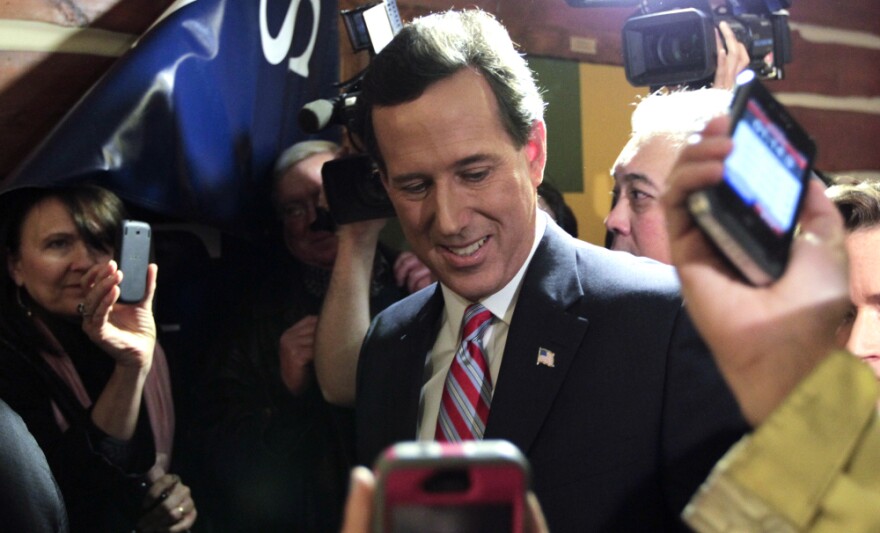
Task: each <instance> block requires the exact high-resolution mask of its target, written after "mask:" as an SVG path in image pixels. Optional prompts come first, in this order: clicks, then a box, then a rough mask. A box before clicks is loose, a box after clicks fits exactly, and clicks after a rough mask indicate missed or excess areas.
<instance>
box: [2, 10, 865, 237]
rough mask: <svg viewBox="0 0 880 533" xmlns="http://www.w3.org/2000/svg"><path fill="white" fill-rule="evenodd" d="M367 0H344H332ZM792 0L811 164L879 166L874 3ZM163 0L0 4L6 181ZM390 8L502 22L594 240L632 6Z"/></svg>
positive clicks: (353, 68) (623, 103) (569, 195)
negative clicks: (535, 82)
mask: <svg viewBox="0 0 880 533" xmlns="http://www.w3.org/2000/svg"><path fill="white" fill-rule="evenodd" d="M178 1H179V2H187V1H196V0H178ZM279 1H282V0H279ZM362 3H364V2H354V1H352V0H339V3H338V7H339V8H351V7H355V6H357V5H361V4H362ZM792 3H793V5H792V7H791V9H790V11H791V27H792V40H793V50H794V62H793V63H792V64H790V65H788V66H787V68H786V79H785V80H782V81H775V82H772V83H771V84H770V88H771V90H772V91H773V92H774V93H776V95H777V96H778V97H779V98H780V99H781V100H782V101H783V102H785V103H786V104H787V105H789V107H790V108H791V110H792V113H793V114H794V115H795V116H796V117H797V118H798V120H799V121H800V122H802V123H803V125H804V126H805V127H806V128H807V130H808V131H810V132H811V134H812V135H813V136H814V137H815V138H816V140H817V143H818V145H819V157H818V160H817V165H818V167H819V168H821V169H822V170H825V171H829V172H834V173H866V174H869V175H878V174H880V150H877V149H876V148H875V147H874V142H875V139H877V138H878V137H880V69H878V65H880V2H877V1H871V2H828V1H826V0H793V2H792ZM171 4H172V0H152V1H150V2H143V1H136V0H4V1H3V2H0V178H3V177H5V176H6V175H7V174H8V173H9V172H10V171H11V170H12V169H13V168H14V167H15V165H16V164H18V163H19V162H20V161H21V159H22V158H23V157H24V156H25V155H26V154H27V153H28V151H30V150H31V149H32V148H33V147H34V146H35V145H36V144H37V143H39V142H40V140H41V139H43V137H44V136H45V135H46V134H47V133H48V131H49V130H50V129H51V128H52V126H53V125H54V124H55V123H56V122H57V121H58V120H59V119H60V118H61V117H62V116H63V115H64V113H65V112H66V111H67V110H68V109H69V108H70V107H71V106H72V105H73V104H74V103H75V102H76V101H77V100H78V99H79V98H80V97H81V96H82V94H83V93H84V92H85V91H86V90H87V89H88V88H89V87H90V86H91V85H92V84H93V83H94V82H95V81H96V80H97V79H98V78H99V77H100V76H101V75H102V74H103V73H104V72H105V71H106V70H107V69H108V68H109V66H110V65H111V64H112V63H113V61H114V60H115V58H116V57H118V56H119V55H120V54H121V53H122V52H124V51H125V50H126V49H127V47H128V46H129V45H130V44H131V43H132V42H133V41H134V40H135V39H136V38H137V37H138V36H139V35H141V34H142V33H143V32H144V31H145V30H146V29H147V28H148V27H149V26H150V25H151V24H152V23H153V22H154V21H155V19H156V17H157V16H159V15H160V14H161V13H162V12H163V11H164V10H165V9H166V8H167V7H168V6H169V5H171ZM398 4H399V6H400V11H401V15H402V16H403V18H404V20H409V19H411V18H413V17H414V16H418V15H423V14H427V13H430V12H432V11H439V10H443V9H448V8H450V7H456V8H464V7H471V6H477V7H480V8H482V9H484V10H486V11H489V12H491V13H494V14H495V15H496V16H497V17H498V18H499V19H500V20H501V21H502V22H503V23H504V24H505V25H506V26H507V27H508V29H509V30H510V33H511V35H512V36H513V39H514V40H515V41H516V42H517V43H519V44H520V46H521V47H522V49H523V51H524V52H526V53H527V54H528V56H529V57H530V58H532V60H533V64H534V65H536V70H538V71H539V72H538V75H539V80H540V82H541V83H542V85H544V86H546V87H548V99H549V100H550V104H551V105H550V110H549V111H548V113H549V114H548V122H549V125H550V131H551V133H550V135H551V139H554V140H553V141H552V142H553V143H554V144H553V146H555V147H557V154H554V153H553V152H552V151H551V161H550V164H549V165H550V166H549V169H548V174H549V175H550V177H551V179H552V180H553V181H554V183H556V184H557V185H561V186H560V188H562V189H563V190H565V191H566V199H567V200H568V201H569V203H570V204H571V205H572V206H573V207H574V209H575V211H576V212H577V213H578V216H579V222H580V225H581V228H582V229H584V230H585V232H584V235H583V237H584V238H585V239H587V240H590V241H593V242H601V234H602V231H601V218H602V217H603V216H604V212H605V211H606V210H607V207H608V196H607V190H608V187H609V183H610V182H609V181H608V177H607V169H608V168H609V167H610V165H611V163H612V162H613V160H614V157H615V156H616V154H617V151H618V150H619V148H620V147H621V146H622V144H623V141H624V140H625V138H626V134H627V131H628V121H629V113H630V111H631V103H632V102H633V100H634V99H635V97H636V96H637V95H639V94H644V92H645V89H644V88H633V87H630V86H629V85H628V84H627V83H626V81H625V79H624V75H623V69H622V66H621V65H622V61H621V43H620V29H621V27H622V25H623V23H624V21H625V20H626V19H627V17H629V16H630V15H631V14H632V12H633V11H634V8H632V7H625V8H572V7H570V6H568V5H567V4H566V3H565V2H564V0H495V1H491V2H489V1H484V0H483V1H481V0H478V1H475V2H466V3H465V2H451V1H449V0H398ZM340 24H341V22H340ZM340 35H343V36H344V35H345V33H344V31H341V32H340ZM341 41H342V42H340V47H341V50H342V52H343V56H342V57H343V60H342V67H341V70H342V72H340V79H347V78H348V77H349V76H350V75H351V74H353V73H355V72H357V71H358V70H359V69H360V68H362V67H363V66H364V65H365V64H366V61H367V57H366V55H365V54H364V53H362V54H358V55H354V54H351V52H350V48H349V46H348V42H347V39H346V38H345V37H343V38H342V39H341ZM572 80H577V83H574V82H573V81H572ZM569 105H577V106H578V107H579V116H580V120H579V122H580V131H577V127H576V126H570V125H569V124H568V123H564V125H563V126H562V127H558V123H559V122H560V121H561V120H563V119H560V118H556V117H554V116H553V113H554V108H556V109H559V108H560V107H562V108H563V109H564V111H565V112H563V113H561V115H562V116H563V117H568V118H571V113H570V112H569V111H570V108H568V107H566V106H569ZM554 128H555V129H554ZM554 132H558V133H554ZM554 135H556V137H555V138H554V137H553V136H554ZM571 143H577V144H579V147H580V150H579V152H580V154H574V155H573V154H572V152H577V151H578V150H572V149H570V147H571ZM551 150H553V148H551ZM554 161H556V162H557V163H554ZM554 165H556V166H554ZM551 171H552V172H551Z"/></svg>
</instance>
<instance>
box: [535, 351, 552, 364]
mask: <svg viewBox="0 0 880 533" xmlns="http://www.w3.org/2000/svg"><path fill="white" fill-rule="evenodd" d="M535 364H536V365H545V366H549V367H550V368H553V367H555V366H556V354H555V353H554V352H551V351H550V350H548V349H547V348H538V361H537V362H535Z"/></svg>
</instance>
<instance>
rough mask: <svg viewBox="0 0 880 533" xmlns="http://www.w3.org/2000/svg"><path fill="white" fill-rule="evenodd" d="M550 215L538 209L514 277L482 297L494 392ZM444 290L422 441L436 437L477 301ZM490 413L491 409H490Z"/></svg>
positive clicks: (428, 364) (429, 365) (424, 395)
mask: <svg viewBox="0 0 880 533" xmlns="http://www.w3.org/2000/svg"><path fill="white" fill-rule="evenodd" d="M546 217H547V214H546V213H544V212H543V211H541V210H540V209H538V210H537V216H536V217H535V236H534V241H533V242H532V249H531V251H530V252H529V255H528V257H526V260H525V262H524V263H523V264H522V266H521V267H520V269H519V271H518V272H517V273H516V275H515V276H513V279H511V280H510V281H509V282H508V283H507V285H505V286H504V287H503V288H502V289H501V290H500V291H498V292H496V293H495V294H492V295H490V296H488V297H486V298H483V299H482V300H480V302H479V303H481V304H483V307H485V308H486V309H488V310H489V311H490V312H491V313H492V317H493V321H492V323H491V324H490V326H489V327H488V328H487V329H486V332H485V333H484V334H483V348H484V350H483V351H484V355H485V357H486V358H487V361H486V362H487V363H488V365H489V373H490V374H491V376H492V392H493V394H494V392H495V383H497V381H498V372H499V371H500V369H501V358H502V355H503V354H504V346H505V345H506V344H507V332H508V330H509V328H510V320H511V318H513V311H514V309H515V308H516V301H517V299H518V298H519V291H520V287H521V286H522V279H523V276H524V275H525V273H526V269H527V268H528V266H529V263H531V262H532V257H533V256H534V255H535V250H536V249H537V248H538V244H539V243H540V242H541V239H542V238H543V237H544V230H545V229H546V227H547V218H546ZM440 289H441V290H442V291H443V317H442V319H441V320H442V322H441V325H440V331H439V333H438V334H437V339H436V340H435V341H434V346H433V348H431V351H430V352H429V353H428V355H427V358H426V359H425V382H424V385H422V392H421V398H419V413H420V414H419V427H418V428H417V430H416V435H417V437H418V439H419V440H434V433H435V430H436V428H437V415H438V414H439V412H440V400H441V398H442V397H443V388H444V386H445V384H446V374H448V373H449V367H450V366H451V365H452V360H453V359H454V358H455V352H456V351H457V350H458V345H459V338H460V336H461V319H462V317H463V316H464V312H465V309H467V307H468V306H469V305H470V304H471V303H474V302H470V301H468V300H466V299H465V298H462V297H461V296H459V295H458V294H455V293H454V292H452V290H451V289H449V288H448V287H447V286H445V285H443V284H442V283H441V284H440ZM490 412H491V410H490Z"/></svg>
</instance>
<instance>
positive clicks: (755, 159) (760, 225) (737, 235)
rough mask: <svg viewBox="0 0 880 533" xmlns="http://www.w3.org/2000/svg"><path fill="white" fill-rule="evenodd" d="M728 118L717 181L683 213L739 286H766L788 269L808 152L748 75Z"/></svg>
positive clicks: (806, 142) (810, 146)
mask: <svg viewBox="0 0 880 533" xmlns="http://www.w3.org/2000/svg"><path fill="white" fill-rule="evenodd" d="M731 115H732V117H733V121H734V126H733V132H731V136H732V140H733V150H732V152H731V153H730V154H729V155H728V156H727V158H726V159H725V161H724V180H723V181H722V182H721V183H719V184H718V185H716V186H712V187H708V188H706V189H702V190H699V191H695V192H693V193H691V195H690V196H689V197H688V208H689V209H690V211H691V213H692V214H693V215H694V219H695V220H696V222H697V224H699V226H700V227H701V228H702V229H703V231H704V232H705V233H706V235H707V236H708V237H709V238H710V239H711V240H712V241H713V242H714V243H715V244H716V245H717V247H718V248H719V249H720V250H721V252H722V253H723V255H724V256H725V257H726V258H727V259H728V260H729V261H730V262H731V263H732V264H733V265H734V266H735V267H736V268H737V269H738V270H739V272H740V273H741V274H742V275H743V276H744V277H745V278H746V279H747V280H749V281H750V282H751V283H753V284H755V285H768V284H770V283H772V282H773V281H774V280H775V279H778V278H779V277H780V276H781V275H782V273H783V272H784V271H785V267H786V265H787V264H788V255H789V250H790V249H791V242H792V239H793V237H794V231H795V227H796V223H797V217H798V214H799V212H800V206H801V205H802V204H803V199H804V196H805V194H806V189H807V182H808V180H809V176H810V175H811V172H810V168H811V166H812V161H813V157H814V156H815V153H816V145H815V143H814V142H813V141H812V139H810V137H809V135H807V133H806V132H805V131H804V130H803V129H802V128H801V127H800V125H798V123H797V122H796V121H795V120H794V118H793V117H792V116H791V115H790V114H789V113H788V111H787V110H786V109H785V106H783V105H782V104H781V103H780V102H779V101H778V100H776V99H775V98H774V97H773V95H772V94H771V93H770V92H769V91H768V90H767V89H766V88H764V86H762V85H761V84H760V82H759V81H758V80H757V79H756V78H755V76H754V73H752V72H751V71H744V72H743V73H742V74H740V76H739V77H738V78H737V89H736V92H735V94H734V98H733V103H732V106H731Z"/></svg>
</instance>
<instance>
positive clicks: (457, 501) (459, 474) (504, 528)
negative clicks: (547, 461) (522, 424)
mask: <svg viewBox="0 0 880 533" xmlns="http://www.w3.org/2000/svg"><path fill="white" fill-rule="evenodd" d="M376 470H377V487H376V498H375V500H374V505H375V507H374V511H373V523H374V527H373V531H375V532H389V533H406V532H438V533H440V532H450V533H453V532H454V533H469V532H483V531H493V532H499V533H504V532H522V531H524V530H525V525H526V523H527V520H526V505H527V504H526V493H527V491H528V489H529V483H530V472H529V466H528V462H527V461H526V459H525V457H524V456H523V455H522V453H520V451H519V450H518V449H517V448H516V446H514V445H513V444H511V443H509V442H507V441H500V440H485V441H468V442H460V443H437V442H406V443H400V444H397V445H395V446H393V447H391V448H389V449H388V450H387V451H386V452H385V453H384V454H383V455H382V457H381V458H380V459H379V461H378V463H377V466H376Z"/></svg>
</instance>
